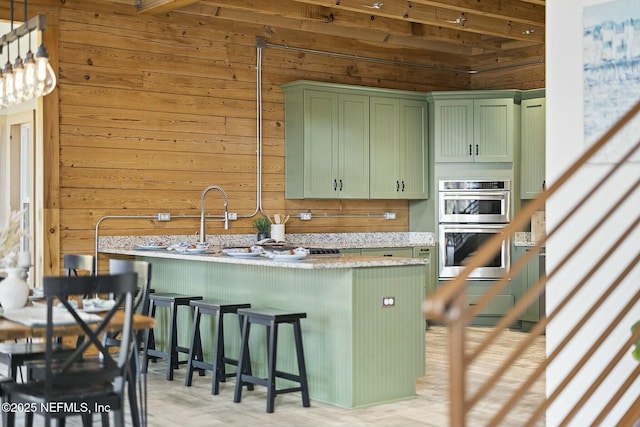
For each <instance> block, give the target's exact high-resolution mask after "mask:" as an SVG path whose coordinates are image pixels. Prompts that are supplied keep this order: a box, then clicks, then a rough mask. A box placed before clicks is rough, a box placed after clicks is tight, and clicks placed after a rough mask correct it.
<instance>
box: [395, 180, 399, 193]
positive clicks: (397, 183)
mask: <svg viewBox="0 0 640 427" xmlns="http://www.w3.org/2000/svg"><path fill="white" fill-rule="evenodd" d="M398 191H400V182H399V181H396V192H398Z"/></svg>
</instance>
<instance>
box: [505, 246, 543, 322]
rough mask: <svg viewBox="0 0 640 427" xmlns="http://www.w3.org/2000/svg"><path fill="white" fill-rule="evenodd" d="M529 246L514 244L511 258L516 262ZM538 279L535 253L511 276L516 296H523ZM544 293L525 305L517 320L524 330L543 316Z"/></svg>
mask: <svg viewBox="0 0 640 427" xmlns="http://www.w3.org/2000/svg"><path fill="white" fill-rule="evenodd" d="M530 250H531V248H528V247H522V246H516V247H514V248H513V259H514V262H516V261H517V260H518V259H520V258H521V257H522V256H523V255H524V254H525V253H526V252H528V251H530ZM539 279H540V256H539V255H537V254H536V255H535V256H533V257H532V258H531V260H530V261H529V262H528V263H527V265H526V266H525V268H524V269H523V270H522V271H520V272H519V274H518V275H516V276H515V277H513V279H512V280H513V283H514V289H515V290H516V292H517V295H516V297H517V298H518V299H520V298H521V297H522V296H524V295H525V294H526V293H527V292H528V291H529V289H531V288H532V287H533V286H534V285H535V284H536V283H537V282H538V280H539ZM544 306H545V304H544V294H543V295H542V296H541V297H539V298H536V299H535V300H534V301H533V302H532V303H531V304H529V305H528V306H527V309H526V310H525V311H523V312H522V313H521V314H520V316H519V318H518V320H520V322H521V328H522V330H524V331H528V330H530V329H531V328H532V327H533V326H534V325H535V324H536V323H538V322H539V321H540V319H541V318H542V317H543V316H544V310H545V307H544Z"/></svg>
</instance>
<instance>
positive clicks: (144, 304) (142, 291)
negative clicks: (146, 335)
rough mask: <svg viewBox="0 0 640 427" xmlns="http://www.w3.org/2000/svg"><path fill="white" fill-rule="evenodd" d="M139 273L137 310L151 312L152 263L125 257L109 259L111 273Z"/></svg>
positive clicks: (145, 312)
mask: <svg viewBox="0 0 640 427" xmlns="http://www.w3.org/2000/svg"><path fill="white" fill-rule="evenodd" d="M122 273H138V293H137V294H136V298H135V300H134V305H135V308H136V311H137V312H139V313H140V314H144V315H145V316H146V315H148V314H149V293H150V292H151V263H149V262H146V261H130V260H125V259H113V258H112V259H109V274H122Z"/></svg>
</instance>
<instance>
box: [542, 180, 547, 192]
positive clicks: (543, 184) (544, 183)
mask: <svg viewBox="0 0 640 427" xmlns="http://www.w3.org/2000/svg"><path fill="white" fill-rule="evenodd" d="M545 188H547V181H542V189H543V190H544V189H545Z"/></svg>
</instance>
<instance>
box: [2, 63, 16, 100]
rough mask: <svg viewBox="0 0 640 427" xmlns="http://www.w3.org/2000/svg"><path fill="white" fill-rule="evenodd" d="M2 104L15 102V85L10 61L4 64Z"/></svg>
mask: <svg viewBox="0 0 640 427" xmlns="http://www.w3.org/2000/svg"><path fill="white" fill-rule="evenodd" d="M3 99H4V104H5V105H7V106H9V105H13V104H15V103H16V95H15V87H14V85H13V70H12V69H11V62H9V61H7V63H6V64H5V66H4V97H3Z"/></svg>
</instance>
